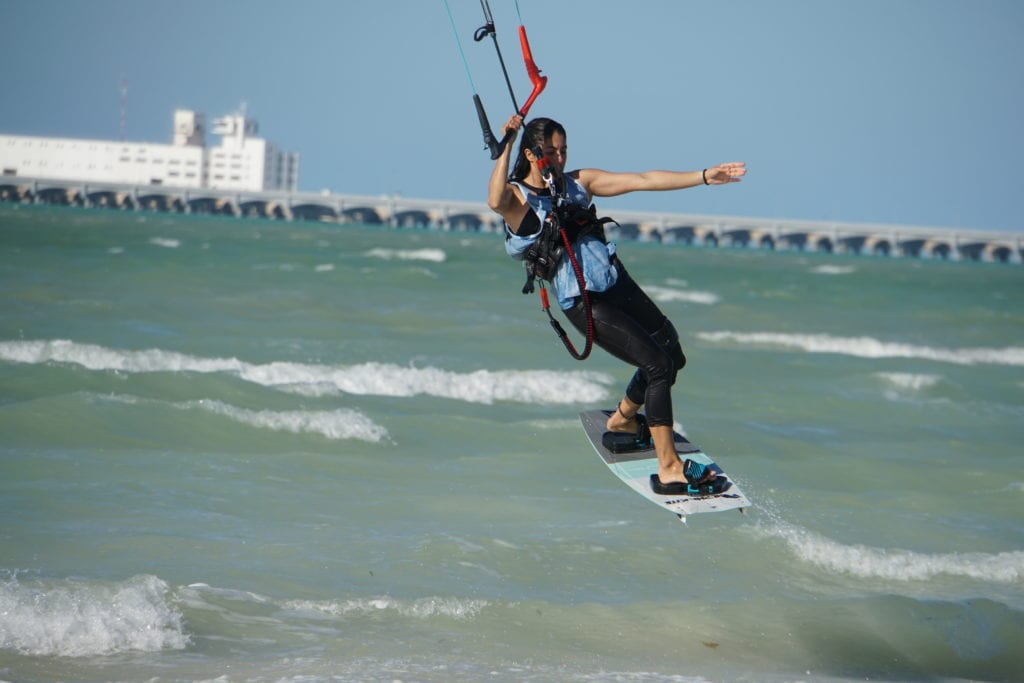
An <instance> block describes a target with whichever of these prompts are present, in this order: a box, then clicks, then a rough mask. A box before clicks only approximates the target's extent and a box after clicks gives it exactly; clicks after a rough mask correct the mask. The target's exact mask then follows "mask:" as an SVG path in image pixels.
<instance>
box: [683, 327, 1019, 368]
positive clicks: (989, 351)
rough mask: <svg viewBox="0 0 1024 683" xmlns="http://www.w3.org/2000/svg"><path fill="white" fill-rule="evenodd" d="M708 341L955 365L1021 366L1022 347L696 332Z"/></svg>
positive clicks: (818, 335)
mask: <svg viewBox="0 0 1024 683" xmlns="http://www.w3.org/2000/svg"><path fill="white" fill-rule="evenodd" d="M697 336H698V338H700V339H702V340H704V341H709V342H716V343H717V342H733V343H735V344H745V345H750V346H768V347H783V348H791V349H799V350H802V351H807V352H808V353H837V354H842V355H847V356H856V357H858V358H919V359H923V360H932V361H937V362H940V363H955V364H957V365H975V364H991V365H1012V366H1024V347H1020V346H1007V347H1004V348H1001V349H1000V348H963V349H946V348H937V347H931V346H918V345H914V344H902V343H898V342H885V341H881V340H879V339H874V338H872V337H833V336H831V335H828V334H786V333H779V332H728V331H723V332H699V333H698V334H697Z"/></svg>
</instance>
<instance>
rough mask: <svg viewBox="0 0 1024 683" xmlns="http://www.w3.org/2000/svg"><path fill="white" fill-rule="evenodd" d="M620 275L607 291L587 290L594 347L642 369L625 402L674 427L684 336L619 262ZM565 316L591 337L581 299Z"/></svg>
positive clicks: (653, 421)
mask: <svg viewBox="0 0 1024 683" xmlns="http://www.w3.org/2000/svg"><path fill="white" fill-rule="evenodd" d="M616 267H617V268H618V272H619V277H618V280H617V281H616V282H615V284H614V285H612V287H611V288H610V289H608V290H607V291H604V292H588V296H589V297H590V305H591V309H592V310H593V315H594V343H595V344H597V345H598V346H600V347H601V348H602V349H604V350H605V351H607V352H608V353H610V354H612V355H613V356H615V357H616V358H618V359H619V360H622V361H625V362H626V363H629V364H630V365H632V366H634V367H636V368H637V370H636V373H634V375H633V378H632V379H631V380H630V381H629V385H628V386H627V387H626V398H628V399H629V400H630V401H632V402H633V403H636V404H639V405H645V406H647V410H646V413H647V423H648V424H649V425H652V426H656V427H657V426H669V427H671V426H672V423H673V419H672V385H673V384H675V381H676V374H677V373H678V372H679V371H680V370H682V369H683V366H684V365H686V356H685V355H684V354H683V348H682V346H681V345H680V344H679V335H678V334H677V333H676V330H675V327H673V325H672V323H671V321H669V319H668V318H666V317H665V314H663V313H662V312H661V310H660V309H659V308H658V306H657V305H656V304H655V303H654V302H653V301H651V299H650V297H648V296H647V294H646V293H645V292H644V291H643V290H642V289H640V286H639V285H637V284H636V282H634V281H633V278H631V277H630V276H629V273H627V272H626V269H625V268H624V267H623V266H622V263H621V262H619V261H618V260H617V259H616ZM565 315H566V317H567V318H569V320H570V321H571V322H572V324H573V326H575V327H576V329H577V330H579V331H580V332H581V333H583V334H586V330H587V313H586V310H585V309H584V306H583V298H582V297H580V298H579V299H578V300H577V301H576V303H575V305H573V306H572V307H571V308H570V309H568V310H567V311H565Z"/></svg>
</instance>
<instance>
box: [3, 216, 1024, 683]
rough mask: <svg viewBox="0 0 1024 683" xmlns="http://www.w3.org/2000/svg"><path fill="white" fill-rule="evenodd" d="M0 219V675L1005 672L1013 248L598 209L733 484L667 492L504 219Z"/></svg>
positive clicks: (1016, 487) (1013, 592)
mask: <svg viewBox="0 0 1024 683" xmlns="http://www.w3.org/2000/svg"><path fill="white" fill-rule="evenodd" d="M0 250H2V251H0V253H2V259H0V287H2V291H3V298H2V299H0V301H2V303H0V435H2V437H0V680H7V681H150V680H152V681H209V680H216V681H223V682H235V681H289V682H299V681H303V682H306V681H389V682H390V681H404V682H410V681H481V680H494V681H504V680H509V681H641V680H642V681H684V682H689V681H798V680H807V681H831V680H864V679H870V680H908V679H913V680H1019V679H1021V678H1024V654H1021V651H1020V650H1021V648H1020V643H1021V642H1022V641H1024V592H1022V587H1024V470H1022V468H1021V464H1020V462H1021V461H1020V453H1021V451H1020V448H1021V447H1020V444H1021V442H1022V437H1024V340H1022V334H1021V332H1022V331H1024V299H1022V298H1021V296H1020V294H1021V291H1024V290H1022V287H1024V271H1022V270H1021V268H1020V267H1019V266H1015V265H997V264H981V263H950V262H940V261H911V260H899V259H887V258H881V257H856V256H839V255H835V256H833V255H827V254H800V253H771V252H755V251H746V250H728V249H720V250H713V249H701V248H691V247H684V246H675V245H671V246H670V245H664V246H661V245H655V244H640V243H633V242H626V243H623V244H621V245H620V251H621V253H622V254H623V258H624V260H625V262H626V264H627V267H629V269H630V271H631V272H632V273H633V275H634V277H635V278H636V279H637V280H638V281H639V282H640V283H641V284H642V285H644V286H645V287H647V288H648V290H649V291H650V292H651V293H652V294H653V295H654V296H655V297H656V298H657V299H658V300H659V301H660V302H661V305H662V306H663V308H664V310H665V311H666V313H668V314H669V315H670V317H671V318H672V319H673V320H674V321H675V323H676V326H677V327H678V329H679V331H680V333H681V336H682V339H683V343H684V348H685V349H686V351H687V355H688V358H689V364H688V367H687V368H686V370H685V371H684V372H683V373H682V375H681V376H680V381H679V383H678V384H677V385H676V387H675V391H674V397H675V404H676V409H677V416H676V417H677V421H678V426H679V427H680V428H681V429H683V430H685V431H686V432H687V433H688V435H689V436H690V438H691V439H692V440H694V441H695V442H697V443H699V444H700V445H702V446H703V447H704V449H705V450H706V451H707V452H708V453H709V454H711V455H712V456H713V457H716V458H717V459H718V460H719V462H720V463H722V464H723V465H724V466H725V467H726V469H727V470H728V471H729V473H730V474H731V475H732V476H733V478H735V479H736V480H737V481H739V482H740V483H741V484H742V486H743V489H744V491H745V492H746V493H747V495H748V496H749V497H750V498H751V500H752V501H753V503H754V506H755V507H754V508H753V509H751V510H750V511H749V512H748V513H747V514H745V515H740V514H736V513H731V512H730V513H722V514H714V515H699V516H695V517H691V518H690V520H689V521H688V523H687V524H685V525H684V524H680V523H679V522H678V521H677V520H676V519H675V518H674V517H673V516H672V515H669V514H666V513H664V512H662V511H659V510H658V509H657V508H656V507H654V506H652V505H650V504H649V503H648V502H646V501H644V500H643V499H641V498H640V497H639V496H636V495H635V494H633V493H632V492H630V491H629V490H628V489H627V488H626V487H625V486H623V485H622V483H621V482H619V481H618V480H617V479H616V478H615V477H613V476H612V475H611V474H610V473H609V472H608V470H607V469H606V468H605V467H604V466H603V465H601V463H600V461H599V460H598V459H597V458H596V456H595V454H594V453H593V451H592V449H591V448H590V446H589V445H588V444H587V443H586V441H585V440H584V436H583V433H582V429H581V428H580V426H579V423H578V419H577V417H576V415H577V413H578V412H579V411H581V410H585V409H590V408H593V407H600V406H611V405H612V404H613V403H614V401H615V400H616V399H617V398H618V396H619V392H620V391H621V390H622V388H623V387H624V385H625V382H626V381H627V379H628V377H629V376H630V374H631V373H630V371H629V369H628V368H626V367H624V366H622V365H621V364H619V363H618V362H617V361H615V360H613V359H611V358H609V357H607V356H606V355H604V354H603V353H601V352H595V354H594V356H593V357H592V358H591V359H590V360H588V361H586V362H585V363H578V362H576V361H574V360H572V359H571V358H570V357H569V356H568V354H566V353H565V351H564V349H563V348H562V347H561V344H560V343H559V342H558V340H557V338H556V337H555V336H554V334H553V333H552V332H551V330H550V328H549V327H548V324H547V321H546V318H545V317H544V316H543V314H542V313H541V312H540V310H539V304H538V301H537V300H536V299H535V298H534V297H524V296H521V295H520V294H519V288H520V286H521V284H522V275H521V270H520V269H519V267H518V265H517V264H515V263H514V262H512V261H510V260H508V259H507V258H506V257H505V256H504V254H503V251H502V248H501V244H500V237H498V236H494V235H477V234H459V233H436V232H428V231H413V230H391V229H386V228H371V227H361V226H337V225H328V224H283V223H274V222H265V221H240V220H234V219H216V218H201V217H187V216H169V215H163V214H136V213H119V212H104V211H99V210H95V211H93V210H82V209H77V210H76V209H60V208H46V207H13V206H0ZM574 338H576V339H577V340H579V337H578V336H574Z"/></svg>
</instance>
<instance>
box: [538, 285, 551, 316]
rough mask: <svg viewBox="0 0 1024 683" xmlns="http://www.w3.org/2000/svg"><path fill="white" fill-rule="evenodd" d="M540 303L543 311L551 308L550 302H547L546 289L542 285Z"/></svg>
mask: <svg viewBox="0 0 1024 683" xmlns="http://www.w3.org/2000/svg"><path fill="white" fill-rule="evenodd" d="M540 305H541V307H542V308H543V310H545V311H546V310H548V309H549V308H551V304H549V303H548V290H546V289H545V288H543V287H541V288H540Z"/></svg>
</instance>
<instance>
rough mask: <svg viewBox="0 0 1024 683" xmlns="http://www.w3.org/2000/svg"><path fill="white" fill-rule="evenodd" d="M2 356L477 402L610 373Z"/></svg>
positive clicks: (7, 348)
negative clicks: (465, 371) (207, 374)
mask: <svg viewBox="0 0 1024 683" xmlns="http://www.w3.org/2000/svg"><path fill="white" fill-rule="evenodd" d="M0 360H7V361H13V362H19V363H33V364H35V363H74V364H77V365H81V366H82V367H85V368H88V369H90V370H113V371H118V372H127V373H146V372H198V373H229V374H234V375H237V376H238V377H241V378H242V379H244V380H246V381H249V382H253V383H256V384H260V385H263V386H268V387H273V388H276V389H279V390H282V391H288V392H293V393H300V394H306V395H325V394H332V393H345V394H357V395H372V396H397V397H411V396H417V395H428V396H438V397H442V398H451V399H456V400H462V401H469V402H472V403H486V404H490V403H494V402H495V401H512V402H520V403H593V402H596V401H599V400H602V399H604V398H606V395H607V390H606V387H607V386H608V385H610V384H611V383H612V381H613V380H612V378H611V377H609V376H608V375H606V374H603V373H597V372H587V371H568V372H556V371H550V370H477V371H475V372H468V373H460V372H452V371H449V370H443V369H440V368H434V367H425V368H416V367H403V366H399V365H393V364H387V363H362V364H359V365H350V366H330V365H317V364H308V363H288V362H273V363H266V364H253V363H246V362H244V361H241V360H238V359H237V358H202V357H196V356H189V355H187V354H182V353H177V352H174V351H164V350H161V349H147V350H144V351H125V350H121V349H111V348H107V347H104V346H98V345H95V344H80V343H77V342H74V341H69V340H65V339H56V340H32V341H6V342H0Z"/></svg>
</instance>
